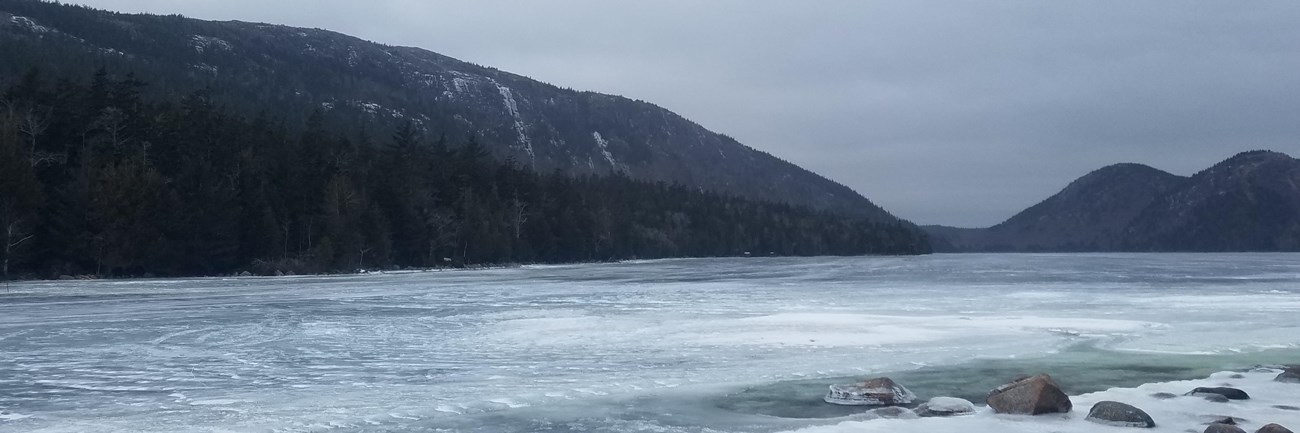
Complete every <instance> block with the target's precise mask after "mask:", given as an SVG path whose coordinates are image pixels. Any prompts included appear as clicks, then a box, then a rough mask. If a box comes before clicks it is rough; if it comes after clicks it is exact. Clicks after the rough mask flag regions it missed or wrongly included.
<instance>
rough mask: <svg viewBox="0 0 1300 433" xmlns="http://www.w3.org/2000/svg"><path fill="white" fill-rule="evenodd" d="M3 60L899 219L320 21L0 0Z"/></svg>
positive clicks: (643, 123)
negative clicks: (204, 91) (298, 24)
mask: <svg viewBox="0 0 1300 433" xmlns="http://www.w3.org/2000/svg"><path fill="white" fill-rule="evenodd" d="M466 37H473V35H466ZM0 58H4V59H5V61H4V62H0V80H2V79H4V78H15V77H18V76H20V75H21V74H22V73H24V72H26V71H27V70H28V69H29V68H31V67H32V66H40V67H41V70H42V71H43V73H44V74H46V76H47V77H62V78H80V77H84V75H85V74H86V73H87V71H92V70H94V69H95V68H97V67H100V66H104V67H107V68H108V69H110V70H112V71H119V72H125V71H130V72H134V73H135V75H136V77H137V78H139V79H142V80H144V81H147V82H149V83H151V86H150V88H149V90H148V91H150V92H153V93H155V94H161V95H175V94H187V93H189V92H192V91H194V90H195V89H198V88H201V87H203V86H211V87H212V88H213V89H215V92H214V93H213V95H212V98H213V100H214V101H216V102H217V103H219V104H223V105H226V106H229V107H230V108H232V109H234V110H237V111H239V112H242V113H244V114H249V115H251V114H255V113H258V112H261V111H266V112H271V113H286V114H287V115H290V116H302V117H299V118H298V119H290V120H297V121H301V120H303V119H304V118H305V116H306V114H308V113H310V112H311V110H310V109H305V108H304V107H315V108H319V109H321V110H322V111H323V112H324V113H323V116H324V118H325V119H326V124H327V125H331V126H333V125H346V126H347V127H349V128H356V127H359V126H361V125H370V124H376V125H381V126H380V127H392V126H395V125H399V124H401V123H403V122H405V121H413V122H415V123H416V124H417V126H420V127H421V128H424V129H427V130H429V131H432V132H433V133H435V134H436V133H444V132H446V133H449V134H451V135H452V136H451V138H452V139H457V140H460V139H464V138H465V137H464V136H465V135H470V134H472V135H473V136H474V137H476V138H477V139H478V140H479V141H480V142H481V143H482V144H483V146H484V147H485V148H486V149H487V150H488V151H489V152H490V153H491V154H493V155H495V156H496V157H497V158H498V159H499V160H502V161H504V160H507V159H509V160H513V161H517V162H519V163H520V165H521V166H523V167H526V168H530V169H533V170H535V171H537V172H539V173H549V172H551V171H553V170H560V171H562V172H564V173H568V174H571V175H582V174H598V175H605V174H611V173H621V174H625V175H627V176H628V177H630V178H632V179H638V180H645V181H651V182H656V181H662V182H667V183H677V184H681V185H686V186H694V187H700V188H703V189H705V190H708V191H715V192H720V193H725V194H733V195H738V196H741V197H746V198H751V199H758V200H764V201H772V202H784V203H791V204H797V205H808V206H812V207H815V208H818V209H824V210H832V211H835V212H839V213H847V214H852V215H857V216H865V217H869V218H872V219H874V220H877V221H893V220H895V218H893V217H892V216H890V215H889V214H888V213H886V212H885V211H883V210H881V209H880V208H879V207H877V206H875V205H874V204H872V203H871V202H870V201H868V200H867V199H865V198H863V197H862V196H860V195H859V194H857V193H855V192H854V191H852V190H851V189H849V188H847V187H845V186H843V185H840V184H838V183H835V182H833V181H830V180H827V179H825V178H823V177H821V176H818V175H816V174H814V173H811V172H809V171H807V170H804V169H802V168H799V167H797V166H795V165H793V164H790V163H787V162H785V161H782V160H780V159H778V158H775V157H773V156H772V155H769V154H766V153H763V152H760V151H756V150H754V149H751V148H749V147H746V146H744V145H742V144H740V143H738V142H736V141H735V140H733V139H731V138H729V137H727V136H725V135H721V134H717V133H714V132H711V131H709V130H707V129H705V128H704V127H702V126H700V125H698V124H695V123H693V122H691V121H689V120H687V119H684V118H682V117H681V116H678V115H676V114H674V113H672V112H671V111H668V110H665V109H663V108H660V107H657V106H655V105H653V104H650V103H647V102H642V101H636V100H631V99H627V98H623V97H618V96H611V95H604V94H598V93H591V92H580V91H574V90H569V89H562V88H558V87H555V86H552V85H549V84H545V83H541V82H537V81H534V80H531V79H528V78H525V77H522V76H519V75H515V74H511V73H507V72H503V71H499V70H495V69H492V68H488V67H482V66H477V65H473V64H469V63H466V62H462V61H459V60H456V59H452V58H449V57H446V56H442V55H439V54H437V53H433V52H430V51H426V50H423V49H418V48H407V47H393V46H385V45H380V44H376V43H371V42H367V41H364V40H361V39H357V38H354V37H350V36H346V35H342V34H338V33H334V32H329V31H325V30H317V29H302V28H293V27H287V26H278V25H267V24H256V23H245V22H212V21H202V20H195V19H188V18H184V17H180V16H155V15H129V14H119V13H111V12H105V11H99V10H94V9H89V8H83V7H75V6H66V5H59V4H53V3H45V2H39V1H33V0H0Z"/></svg>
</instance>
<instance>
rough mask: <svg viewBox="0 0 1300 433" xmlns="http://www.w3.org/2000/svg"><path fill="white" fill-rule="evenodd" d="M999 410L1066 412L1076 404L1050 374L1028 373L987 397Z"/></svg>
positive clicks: (1024, 413) (1034, 412)
mask: <svg viewBox="0 0 1300 433" xmlns="http://www.w3.org/2000/svg"><path fill="white" fill-rule="evenodd" d="M986 402H987V403H988V405H989V407H991V408H993V410H994V411H995V412H997V413H1009V414H1019V415H1041V414H1046V413H1066V412H1069V411H1070V410H1071V409H1073V408H1074V404H1073V403H1070V396H1068V395H1065V392H1064V391H1061V387H1060V386H1057V385H1056V382H1053V381H1052V377H1051V376H1048V375H1046V374H1039V375H1037V376H1032V377H1026V378H1022V379H1019V380H1016V381H1014V382H1011V383H1008V384H1006V385H1002V386H999V387H998V388H997V389H994V390H993V391H992V392H990V393H989V396H988V398H987V399H986Z"/></svg>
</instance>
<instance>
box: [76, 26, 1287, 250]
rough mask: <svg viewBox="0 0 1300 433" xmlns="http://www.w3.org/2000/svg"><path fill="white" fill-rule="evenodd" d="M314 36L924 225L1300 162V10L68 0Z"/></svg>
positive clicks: (975, 220) (990, 218)
mask: <svg viewBox="0 0 1300 433" xmlns="http://www.w3.org/2000/svg"><path fill="white" fill-rule="evenodd" d="M74 1H81V2H84V3H86V4H88V5H90V6H94V7H100V8H106V9H113V10H119V11H128V12H137V11H148V12H155V13H181V14H184V15H187V16H191V17H195V18H204V19H218V20H226V19H237V20H243V21H265V22H273V23H280V24H289V25H295V26H303V27H319V28H325V29H330V30H336V31H340V32H343V33H348V34H352V35H355V36H359V37H362V38H365V39H370V40H374V41H377V42H383V43H387V44H393V45H410V46H418V47H422V48H427V49H429V50H432V51H436V52H439V53H442V54H446V55H450V56H453V57H456V58H459V59H462V60H466V61H470V62H474V63H478V64H483V65H488V66H494V67H497V68H500V69H503V70H507V71H511V72H515V73H518V74H522V75H526V76H529V77H532V78H536V79H539V80H542V81H546V82H550V83H552V84H556V85H560V86H564V87H572V88H576V89H583V90H595V91H600V92H606V93H615V94H620V95H624V96H628V97H632V98H636V99H642V100H647V101H650V102H654V103H656V104H659V105H661V106H664V107H666V108H668V109H671V110H673V111H676V112H678V113H680V114H682V115H684V116H686V117H687V118H690V119H692V120H695V121H697V122H699V123H700V124H702V125H704V126H705V127H708V128H710V129H713V130H715V131H718V132H722V133H726V134H728V135H731V136H733V137H736V138H737V139H739V140H740V141H741V142H743V143H745V144H748V145H750V146H752V147H755V148H758V149H761V150H764V151H767V152H770V153H772V154H775V155H777V156H779V157H781V158H784V159H786V160H789V161H792V162H794V163H796V164H799V165H802V166H804V167H806V168H808V169H811V170H813V171H816V172H818V173H820V174H822V175H825V176H827V177H830V178H832V179H834V180H837V181H839V182H841V183H844V184H846V185H848V186H850V187H852V188H854V189H856V190H857V191H858V192H861V193H862V194H863V195H866V196H867V197H868V198H871V199H872V200H873V201H875V202H876V203H877V204H880V205H881V206H883V207H885V208H886V209H888V210H889V211H891V212H893V213H895V214H896V215H899V216H901V217H904V218H907V219H910V220H912V221H915V222H917V223H922V224H930V223H941V224H948V225H958V226H987V225H991V224H995V223H997V222H1000V221H1001V220H1004V219H1006V218H1007V217H1010V216H1011V215H1012V214H1014V213H1015V212H1018V211H1019V210H1021V209H1024V208H1025V207H1028V206H1030V205H1032V204H1034V203H1036V202H1038V201H1039V200H1042V199H1044V198H1046V197H1048V196H1049V195H1051V194H1053V193H1055V192H1056V191H1058V190H1060V189H1061V188H1062V187H1064V186H1065V185H1066V184H1068V183H1069V182H1070V181H1071V180H1073V179H1075V178H1077V177H1079V176H1081V175H1084V174H1086V173H1088V172H1089V171H1092V170H1094V169H1097V168H1100V167H1102V166H1104V165H1107V164H1111V163H1116V162H1140V163H1145V164H1149V165H1152V166H1154V167H1157V168H1160V169H1164V170H1167V171H1170V172H1173V173H1176V174H1181V175H1189V174H1192V173H1194V172H1195V171H1197V170H1200V169H1202V168H1206V167H1208V166H1210V165H1211V164H1213V163H1214V162H1217V161H1219V160H1222V159H1225V158H1227V157H1229V156H1231V155H1233V154H1235V153H1237V152H1239V151H1244V150H1250V149H1265V148H1266V149H1274V150H1279V151H1283V152H1287V153H1290V154H1291V155H1292V156H1300V2H1295V1H1290V0H1287V1H1281V0H1276V1H1268V0H1265V1H1251V2H1241V1H1220V2H1199V1H1183V0H1178V1H1172V0H1171V1H1164V0H1162V1H1151V0H1147V1H1141V2H1135V1H1119V0H1108V1H1092V0H1062V1H1046V0H1034V1H996V2H993V1H990V2H979V3H976V2H969V1H950V2H932V1H918V0H900V1H847V0H846V1H815V2H814V1H796V0H785V1H779V2H778V1H765V0H709V1H699V0H656V1H611V0H547V1H541V0H535V1H494V0H468V1H456V2H451V1H416V0H364V1H363V0H315V1H309V0H256V1H253V0H221V1H217V0H74Z"/></svg>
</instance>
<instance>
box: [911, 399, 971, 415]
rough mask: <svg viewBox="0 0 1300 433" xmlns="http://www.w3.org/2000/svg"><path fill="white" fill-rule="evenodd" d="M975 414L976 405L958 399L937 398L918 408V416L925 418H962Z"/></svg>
mask: <svg viewBox="0 0 1300 433" xmlns="http://www.w3.org/2000/svg"><path fill="white" fill-rule="evenodd" d="M974 413H975V404H974V403H971V402H970V401H968V400H966V399H962V398H956V397H935V398H932V399H930V401H928V402H925V403H924V404H922V405H921V406H919V407H917V408H916V414H917V415H920V416H923V417H937V416H962V415H973V414H974Z"/></svg>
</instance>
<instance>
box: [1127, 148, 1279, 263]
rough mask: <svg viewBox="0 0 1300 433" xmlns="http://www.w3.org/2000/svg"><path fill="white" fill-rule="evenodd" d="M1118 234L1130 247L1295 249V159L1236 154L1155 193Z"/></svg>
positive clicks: (1257, 153) (1261, 153)
mask: <svg viewBox="0 0 1300 433" xmlns="http://www.w3.org/2000/svg"><path fill="white" fill-rule="evenodd" d="M1123 236H1124V237H1125V238H1126V239H1127V247H1128V248H1129V249H1167V250H1177V251H1300V160H1296V159H1295V158H1292V157H1290V156H1288V155H1286V154H1282V153H1278V152H1268V151H1255V152H1246V153H1242V154H1238V155H1236V156H1234V157H1232V158H1229V159H1228V160H1226V161H1223V162H1220V163H1218V164H1215V165H1214V166H1213V167H1210V168H1209V169H1207V170H1205V171H1202V172H1200V173H1197V174H1195V175H1193V176H1192V177H1191V179H1189V180H1187V181H1185V182H1183V183H1182V184H1181V185H1180V186H1179V188H1177V189H1174V190H1172V191H1170V192H1169V193H1168V194H1164V195H1162V196H1160V197H1158V198H1157V199H1156V200H1155V201H1154V202H1153V203H1152V204H1151V205H1149V206H1147V207H1146V209H1144V210H1143V212H1142V214H1141V215H1139V216H1138V218H1136V219H1135V221H1134V223H1133V224H1131V225H1130V226H1129V228H1128V229H1127V230H1126V231H1125V232H1124V234H1123Z"/></svg>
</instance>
